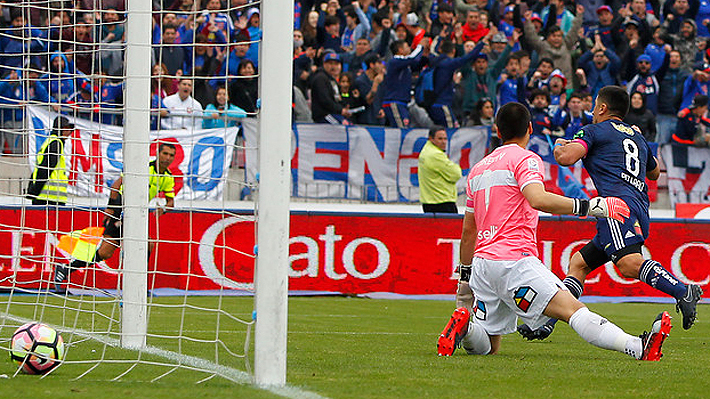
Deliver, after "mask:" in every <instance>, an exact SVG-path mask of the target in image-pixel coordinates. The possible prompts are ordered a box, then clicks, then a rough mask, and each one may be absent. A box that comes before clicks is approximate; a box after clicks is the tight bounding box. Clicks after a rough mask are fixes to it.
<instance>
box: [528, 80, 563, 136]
mask: <svg viewBox="0 0 710 399" xmlns="http://www.w3.org/2000/svg"><path fill="white" fill-rule="evenodd" d="M521 100H524V99H521ZM549 105H550V93H548V92H547V90H546V89H535V90H533V91H532V92H531V93H530V107H529V108H530V116H531V118H532V128H533V130H532V134H533V135H534V136H535V135H537V136H541V135H551V134H554V133H555V130H557V129H558V128H559V125H558V123H557V121H558V119H559V118H557V119H556V118H555V115H554V114H552V113H551V112H550V109H549V108H548V107H549ZM542 145H543V146H547V142H546V140H545V143H544V144H542Z"/></svg>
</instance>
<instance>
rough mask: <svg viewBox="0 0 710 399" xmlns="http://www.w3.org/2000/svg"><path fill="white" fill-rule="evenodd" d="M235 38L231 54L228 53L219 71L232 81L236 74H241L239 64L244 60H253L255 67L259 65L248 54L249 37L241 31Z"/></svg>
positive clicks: (220, 74)
mask: <svg viewBox="0 0 710 399" xmlns="http://www.w3.org/2000/svg"><path fill="white" fill-rule="evenodd" d="M234 40H235V42H234V44H232V49H231V50H230V51H229V55H227V57H226V59H225V61H224V62H223V63H222V67H221V68H220V71H219V76H226V77H227V79H228V80H229V81H230V82H231V81H232V80H233V79H234V77H235V76H238V75H239V65H241V62H242V61H243V60H249V61H251V62H252V64H254V67H255V68H256V65H257V63H256V61H255V60H252V59H251V58H249V56H248V55H247V53H248V52H249V37H247V36H246V35H244V34H241V33H240V34H238V35H237V36H236V37H235V38H234Z"/></svg>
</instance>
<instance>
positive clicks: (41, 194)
mask: <svg viewBox="0 0 710 399" xmlns="http://www.w3.org/2000/svg"><path fill="white" fill-rule="evenodd" d="M73 132H74V125H73V124H71V123H70V122H69V120H68V119H67V118H66V117H64V116H59V117H56V118H54V122H53V125H52V132H51V134H50V135H49V137H48V138H47V139H46V140H45V142H44V144H42V148H40V150H39V151H38V152H37V166H36V167H35V170H34V171H33V172H32V180H31V181H30V184H29V186H28V187H27V195H28V197H29V198H31V199H32V205H65V204H66V203H67V188H68V185H69V178H68V176H67V164H66V159H65V157H64V140H65V139H66V138H67V137H69V136H70V135H71V134H72V133H73Z"/></svg>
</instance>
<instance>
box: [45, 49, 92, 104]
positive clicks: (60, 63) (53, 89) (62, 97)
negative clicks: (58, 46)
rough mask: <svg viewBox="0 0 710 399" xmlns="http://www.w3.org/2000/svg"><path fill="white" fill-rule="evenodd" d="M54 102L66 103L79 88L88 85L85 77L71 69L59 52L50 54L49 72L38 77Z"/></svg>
mask: <svg viewBox="0 0 710 399" xmlns="http://www.w3.org/2000/svg"><path fill="white" fill-rule="evenodd" d="M40 80H41V81H42V83H43V84H44V86H45V87H46V88H47V90H48V91H49V95H50V96H52V98H53V99H54V101H56V102H60V103H66V102H67V101H68V100H69V98H70V97H72V96H74V95H75V94H76V93H77V91H78V89H79V87H80V86H86V85H88V84H89V83H88V81H87V80H86V77H85V76H84V75H83V74H81V73H77V71H76V70H74V69H73V68H71V65H70V63H69V61H68V60H67V57H66V56H65V55H64V54H63V53H60V52H56V53H54V54H52V56H51V58H50V62H49V71H48V72H47V73H46V74H44V75H43V76H41V77H40Z"/></svg>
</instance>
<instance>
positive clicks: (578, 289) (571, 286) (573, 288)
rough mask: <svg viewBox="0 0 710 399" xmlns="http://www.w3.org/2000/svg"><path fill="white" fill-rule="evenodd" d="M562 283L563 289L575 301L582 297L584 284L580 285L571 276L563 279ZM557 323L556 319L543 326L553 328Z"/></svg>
mask: <svg viewBox="0 0 710 399" xmlns="http://www.w3.org/2000/svg"><path fill="white" fill-rule="evenodd" d="M562 282H563V283H564V284H565V287H567V289H568V290H569V292H570V293H571V294H572V295H573V296H574V297H575V298H577V299H579V297H581V296H582V292H583V291H584V284H582V283H581V282H580V281H579V280H577V279H576V278H574V277H572V276H567V277H565V279H564V280H562ZM556 323H557V319H550V320H548V321H547V323H545V325H548V326H554V325H555V324H556Z"/></svg>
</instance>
